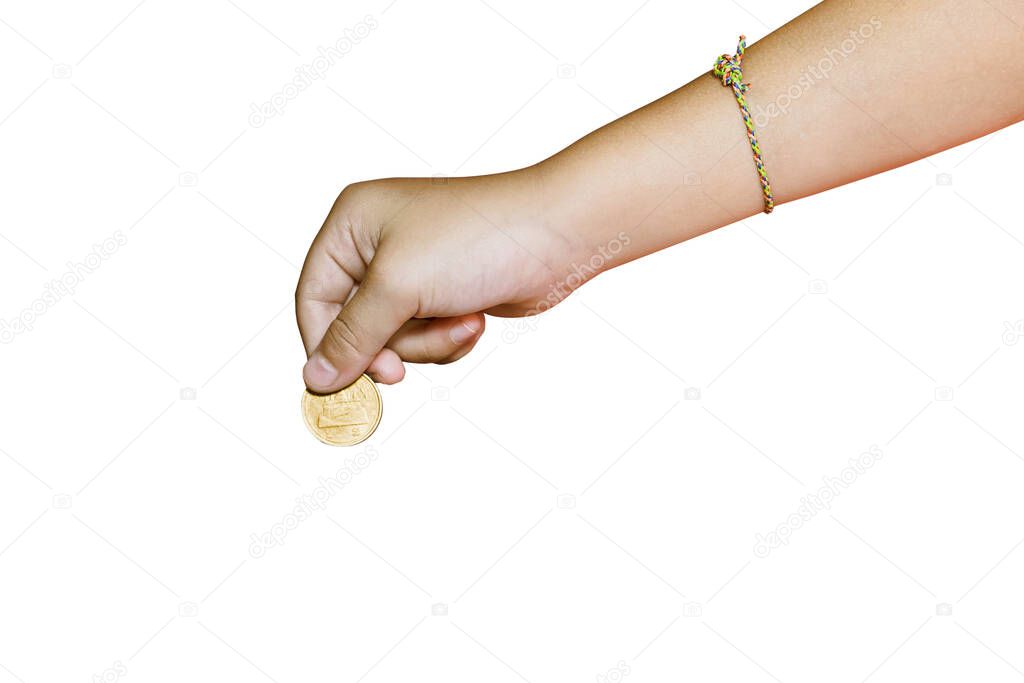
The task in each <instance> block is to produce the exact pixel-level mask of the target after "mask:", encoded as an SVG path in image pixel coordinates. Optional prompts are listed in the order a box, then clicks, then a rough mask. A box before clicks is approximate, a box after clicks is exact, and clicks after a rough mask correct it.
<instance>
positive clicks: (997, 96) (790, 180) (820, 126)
mask: <svg viewBox="0 0 1024 683" xmlns="http://www.w3.org/2000/svg"><path fill="white" fill-rule="evenodd" d="M1022 26H1024V2H1022V1H1021V0H978V1H977V2H970V3H965V2H962V1H959V0H905V1H903V2H892V1H887V0H826V2H823V3H821V4H819V5H817V6H816V7H814V8H813V9H811V10H810V11H808V12H807V13H805V14H803V15H801V16H800V17H798V18H797V19H795V20H793V21H792V22H790V23H789V24H787V25H786V26H784V27H783V28H781V29H779V30H777V31H775V32H774V33H772V34H771V35H769V36H767V37H766V38H764V39H763V40H761V41H759V42H758V43H757V44H756V45H753V46H751V47H750V48H749V49H748V50H747V52H746V55H745V57H744V60H743V69H744V72H745V79H746V80H747V82H749V83H752V84H753V86H752V88H751V90H750V91H749V92H748V94H747V101H748V103H749V105H750V108H751V113H752V114H753V117H754V121H755V124H756V126H757V135H758V138H759V140H760V146H761V149H762V151H763V153H764V157H765V164H766V167H767V170H768V175H769V178H770V180H771V183H772V187H773V190H774V193H775V198H776V203H777V204H782V203H785V202H788V201H792V200H794V199H799V198H801V197H805V196H807V195H810V194H814V193H817V192H821V191H823V190H826V189H829V188H832V187H836V186H838V185H842V184H845V183H848V182H852V181H854V180H858V179H860V178H864V177H866V176H869V175H872V174H875V173H880V172H882V171H885V170H888V169H891V168H895V167H898V166H901V165H903V164H906V163H909V162H911V161H915V160H917V159H920V158H922V157H924V156H928V155H930V154H934V153H936V152H939V151H941V150H944V149H947V148H949V147H952V146H955V145H958V144H961V143H963V142H966V141H968V140H971V139H974V138H976V137H979V136H982V135H985V134H988V133H990V132H992V131H995V130H998V129H1000V128H1002V127H1005V126H1007V125H1010V124H1012V123H1015V122H1017V121H1019V120H1021V119H1022V118H1024V91H1022V89H1021V88H1020V87H1019V86H1020V84H1021V83H1024V28H1022ZM709 61H710V60H709ZM695 179H696V182H695ZM762 208H763V204H762V197H761V189H760V185H759V184H758V179H757V174H756V173H755V170H754V165H753V161H752V157H751V151H750V147H749V143H748V141H747V138H746V133H745V129H744V127H743V123H742V120H741V118H740V114H739V111H738V109H737V104H736V101H735V99H734V97H733V94H732V91H731V90H730V89H726V88H723V86H722V83H721V82H720V81H719V80H717V79H716V78H714V77H712V76H711V75H710V74H704V75H703V76H701V77H699V78H697V79H696V80H694V81H692V82H691V83H689V84H688V85H686V86H684V87H682V88H680V89H679V90H677V91H675V92H673V93H670V94H669V95H666V96H665V97H663V98H661V99H659V100H657V101H655V102H652V103H651V104H649V105H647V106H645V107H643V108H641V109H639V110H637V111H635V112H633V113H631V114H629V115H627V116H625V117H623V118H621V119H618V120H616V121H614V122H612V123H610V124H608V125H607V126H605V127H603V128H601V129H599V130H597V131H595V132H594V133H591V134H590V135H588V136H586V137H585V138H583V139H581V140H579V141H578V142H576V143H575V144H573V145H571V146H569V147H568V148H567V149H565V150H563V151H562V152H560V153H558V154H556V155H555V156H553V157H551V158H550V159H547V160H545V161H543V162H541V163H539V164H537V165H535V166H532V167H529V168H525V169H520V170H518V171H513V172H510V173H503V174H496V175H490V176H480V177H475V178H456V179H450V180H449V181H448V182H447V183H445V184H438V183H436V182H431V180H430V179H408V178H407V179H387V180H378V181H372V182H369V183H359V184H357V185H353V186H351V187H349V188H346V190H345V191H344V192H342V194H341V196H340V197H339V198H338V200H337V201H336V202H335V205H334V207H333V208H332V210H331V213H330V214H329V216H328V218H327V220H326V222H325V224H324V226H323V228H322V229H321V231H320V233H319V234H318V235H317V237H316V239H315V240H314V242H313V245H312V246H311V248H310V252H309V254H308V255H307V258H306V262H305V265H304V267H303V272H302V276H301V278H300V281H299V288H298V291H297V293H296V310H297V317H298V322H299V329H300V332H301V334H302V338H303V343H304V345H305V347H306V352H307V354H309V355H310V356H311V359H310V361H309V362H308V363H307V365H306V368H305V370H304V377H305V381H306V384H307V386H309V387H310V388H311V389H313V390H316V391H332V390H335V389H338V388H340V387H342V386H345V385H347V384H348V383H350V382H352V381H353V380H354V379H355V378H356V377H358V375H359V373H361V372H363V371H364V370H365V371H367V372H369V373H370V375H371V376H372V377H373V378H374V379H376V380H377V381H381V382H395V381H398V380H400V379H401V378H402V376H403V374H404V369H403V365H402V361H409V362H448V361H451V360H456V359H458V358H460V357H461V356H463V355H465V354H466V353H468V352H469V350H471V349H472V346H473V344H475V343H476V341H477V340H478V339H479V337H480V335H481V333H482V331H483V326H484V317H483V313H489V314H493V315H525V314H533V313H537V312H541V311H543V310H546V309H547V308H548V307H550V306H551V305H554V304H556V303H558V301H560V300H562V299H563V298H564V296H565V295H567V294H568V293H569V291H571V290H572V289H574V288H575V287H578V286H579V285H581V284H582V283H583V281H585V280H586V279H589V278H590V277H593V276H594V275H596V274H597V273H598V272H601V271H603V270H607V269H608V268H611V267H614V266H617V265H621V264H622V263H624V262H626V261H629V260H632V259H635V258H639V257H641V256H644V255H646V254H650V253H652V252H654V251H657V250H659V249H662V248H665V247H667V246H670V245H672V244H676V243H678V242H681V241H684V240H687V239H689V238H691V237H694V236H696V235H699V234H702V233H704V232H707V231H709V230H713V229H715V228H718V227H721V226H723V225H727V224H730V223H733V222H735V221H737V220H739V219H741V218H745V217H747V216H750V215H753V214H755V213H758V212H759V211H761V210H762ZM612 243H617V247H616V249H615V250H614V251H615V253H614V254H610V253H608V252H605V253H606V254H607V255H608V258H602V259H600V265H598V266H597V267H595V268H594V269H593V271H592V272H586V273H585V275H584V276H583V277H580V274H579V273H580V271H579V268H578V267H576V264H586V263H588V262H589V263H593V261H591V257H592V255H593V254H595V253H602V249H604V248H605V247H606V246H607V245H610V244H612ZM573 273H575V276H573V275H572V274H573ZM343 304H344V305H343Z"/></svg>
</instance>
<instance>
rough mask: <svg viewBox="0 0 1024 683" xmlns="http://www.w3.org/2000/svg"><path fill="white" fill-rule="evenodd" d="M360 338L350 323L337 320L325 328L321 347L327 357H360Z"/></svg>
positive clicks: (341, 319) (340, 319) (344, 320)
mask: <svg viewBox="0 0 1024 683" xmlns="http://www.w3.org/2000/svg"><path fill="white" fill-rule="evenodd" d="M361 338H362V337H361V335H360V334H359V331H358V329H357V328H356V326H355V325H354V324H353V323H352V322H351V321H349V320H347V319H346V318H337V319H335V320H334V322H332V323H331V326H330V327H328V328H327V332H326V333H325V334H324V340H323V343H322V345H323V347H324V351H325V352H326V353H327V355H328V357H332V356H333V357H334V358H344V357H346V356H348V357H351V356H362V355H363V353H362V351H361V349H360V346H361V344H360V340H361Z"/></svg>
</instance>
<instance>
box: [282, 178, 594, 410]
mask: <svg viewBox="0 0 1024 683" xmlns="http://www.w3.org/2000/svg"><path fill="white" fill-rule="evenodd" d="M537 175H538V172H537V171H536V170H534V169H525V170H522V171H516V172H513V173H506V174H501V175H495V176H483V177H477V178H458V179H448V180H442V179H430V178H423V179H389V180H377V181H371V182H366V183H358V184H356V185H352V186H350V187H348V188H346V189H345V190H344V191H343V192H342V193H341V196H339V197H338V200H337V201H336V202H335V204H334V207H333V208H332V209H331V212H330V214H329V215H328V217H327V220H326V222H325V223H324V226H323V228H321V230H320V233H319V234H318V235H317V237H316V239H315V241H314V242H313V244H312V246H311V247H310V250H309V254H308V255H307V256H306V261H305V264H304V265H303V269H302V275H301V277H300V279H299V286H298V290H297V292H296V312H297V317H298V323H299V331H300V333H301V334H302V340H303V343H304V344H305V347H306V353H307V354H309V355H310V360H309V361H308V362H307V363H306V367H305V369H304V370H303V376H304V378H305V381H306V385H307V386H308V387H309V388H310V389H312V390H314V391H318V392H329V391H334V390H337V389H339V388H341V387H344V386H347V385H348V384H350V383H351V382H352V381H354V380H355V379H356V378H357V377H358V376H359V375H360V373H362V372H364V371H367V372H368V373H369V374H370V376H371V377H373V378H374V379H375V380H377V381H379V382H383V383H388V384H390V383H394V382H398V381H400V380H401V379H402V377H403V376H404V375H405V369H404V366H403V364H402V361H409V362H414V363H446V362H450V361H453V360H456V359H458V358H461V357H462V356H464V355H465V354H467V353H469V351H470V350H471V349H472V348H473V346H474V345H475V344H476V342H477V340H479V338H480V335H481V333H482V332H483V328H484V316H483V313H485V312H486V313H490V314H492V315H499V316H517V315H525V314H527V313H531V312H537V304H538V302H541V301H544V300H545V298H546V297H548V294H549V293H550V292H549V290H550V286H551V284H552V283H555V282H558V281H559V279H560V278H563V277H564V274H565V269H566V268H567V266H568V264H569V263H570V262H571V261H572V260H573V253H574V250H575V248H576V247H575V245H574V241H573V240H572V238H571V237H569V236H567V235H563V234H560V233H559V232H558V231H557V230H555V229H553V228H552V227H551V226H549V225H548V224H547V222H546V220H545V211H544V205H545V202H544V200H543V193H542V192H541V191H540V189H539V188H540V185H539V183H538V182H537ZM566 293H567V292H564V291H563V296H564V294H566ZM551 303H553V302H550V301H549V302H548V304H551ZM543 308H546V306H544V307H543Z"/></svg>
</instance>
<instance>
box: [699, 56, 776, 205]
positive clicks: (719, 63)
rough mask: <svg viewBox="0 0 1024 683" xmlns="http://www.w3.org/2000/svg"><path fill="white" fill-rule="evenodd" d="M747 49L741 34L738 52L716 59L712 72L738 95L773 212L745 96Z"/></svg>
mask: <svg viewBox="0 0 1024 683" xmlns="http://www.w3.org/2000/svg"><path fill="white" fill-rule="evenodd" d="M746 49H747V39H746V36H740V42H739V45H738V46H737V47H736V54H735V55H729V54H725V55H722V56H721V57H719V58H718V59H716V60H715V67H714V69H713V70H712V73H713V74H714V75H715V76H717V77H718V78H719V79H721V81H722V85H724V86H726V87H728V88H732V91H733V94H734V95H736V103H737V104H738V105H739V107H740V114H741V115H742V116H743V124H744V125H745V126H746V127H747V139H748V140H749V141H750V150H751V151H752V152H753V154H754V167H755V168H756V169H757V176H758V180H759V181H760V182H761V191H762V194H763V195H764V212H765V213H771V212H772V210H773V209H774V208H775V197H774V196H773V195H772V186H771V184H770V183H769V182H768V172H767V171H766V170H765V167H764V158H763V157H762V155H761V146H760V145H759V144H758V142H757V135H756V134H755V133H754V119H753V117H752V116H751V115H750V108H749V107H748V106H747V98H745V97H744V96H743V95H744V93H746V92H747V90H748V89H749V88H750V84H749V83H745V82H744V81H743V52H744V51H745V50H746Z"/></svg>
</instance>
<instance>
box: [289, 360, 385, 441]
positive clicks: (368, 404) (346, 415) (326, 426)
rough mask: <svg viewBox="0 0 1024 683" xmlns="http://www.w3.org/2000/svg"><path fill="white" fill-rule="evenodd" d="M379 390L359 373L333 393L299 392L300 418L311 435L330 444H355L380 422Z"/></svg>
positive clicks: (362, 439)
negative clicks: (301, 393)
mask: <svg viewBox="0 0 1024 683" xmlns="http://www.w3.org/2000/svg"><path fill="white" fill-rule="evenodd" d="M381 412H383V408H382V404H381V400H380V392H378V391H377V385H376V384H374V383H373V380H372V379H370V378H369V377H367V376H366V375H362V376H360V377H359V379H357V380H356V381H355V382H353V383H352V384H350V385H348V386H347V387H345V388H344V389H341V390H339V391H336V392H334V393H333V394H311V393H310V392H309V390H308V389H307V390H306V392H305V393H304V394H303V395H302V417H303V418H304V419H305V420H306V426H307V427H309V431H311V432H313V436H315V437H316V438H318V439H320V440H321V441H323V442H324V443H325V444H328V445H329V446H354V445H356V444H357V443H360V442H361V441H365V440H366V439H368V438H369V437H370V435H371V434H373V432H374V430H375V429H377V425H378V424H380V415H381Z"/></svg>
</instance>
